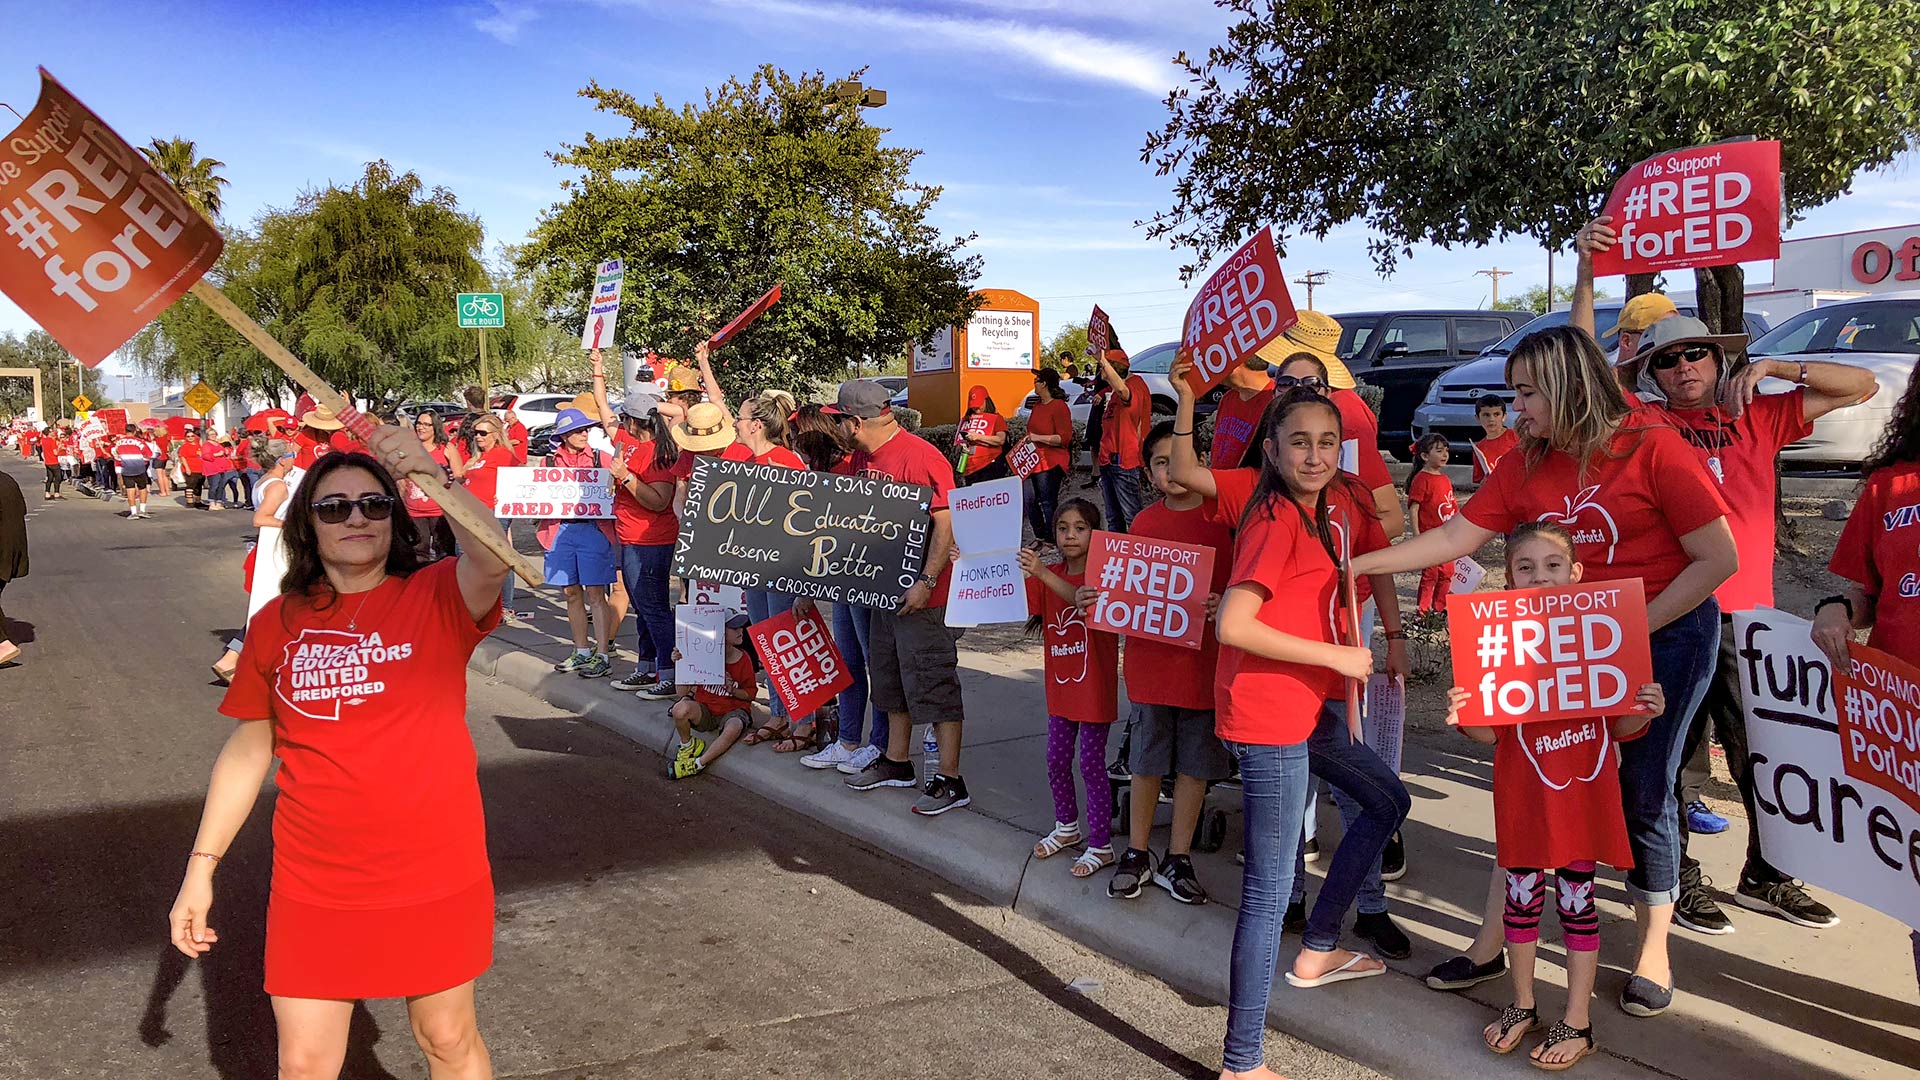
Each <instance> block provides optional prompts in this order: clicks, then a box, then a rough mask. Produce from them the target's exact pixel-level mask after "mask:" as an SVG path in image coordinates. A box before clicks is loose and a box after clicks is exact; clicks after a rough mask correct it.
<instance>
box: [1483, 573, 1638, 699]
mask: <svg viewBox="0 0 1920 1080" xmlns="http://www.w3.org/2000/svg"><path fill="white" fill-rule="evenodd" d="M1447 633H1448V635H1449V636H1450V637H1451V638H1452V644H1453V682H1454V685H1455V686H1461V687H1465V688H1466V691H1467V705H1466V707H1465V708H1463V709H1461V710H1460V722H1461V723H1462V724H1477V725H1482V726H1486V725H1496V724H1517V723H1520V722H1522V721H1533V720H1560V719H1570V718H1573V717H1580V716H1622V715H1625V714H1626V713H1627V712H1628V711H1629V710H1631V709H1632V708H1633V703H1634V697H1635V695H1637V694H1639V693H1640V688H1641V687H1643V686H1645V685H1646V684H1648V683H1650V682H1652V681H1653V655H1652V653H1651V651H1650V650H1649V648H1648V644H1647V600H1646V594H1645V592H1644V591H1643V590H1642V589H1641V585H1640V579H1639V578H1628V579H1626V580H1624V581H1608V582H1604V583H1601V584H1595V585H1566V586H1562V587H1559V588H1553V589H1527V590H1520V591H1516V592H1497V593H1465V594H1458V595H1454V596H1449V597H1448V598H1447Z"/></svg>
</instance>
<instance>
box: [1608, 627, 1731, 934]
mask: <svg viewBox="0 0 1920 1080" xmlns="http://www.w3.org/2000/svg"><path fill="white" fill-rule="evenodd" d="M1652 645H1653V681H1654V682H1657V683H1659V684H1660V689H1662V690H1664V691H1666V695H1667V711H1666V712H1664V713H1662V714H1660V716H1658V717H1657V718H1655V719H1654V721H1653V723H1651V724H1649V725H1647V729H1646V731H1645V732H1644V733H1643V734H1641V736H1640V737H1639V738H1637V739H1634V740H1632V741H1630V742H1623V743H1621V744H1620V803H1621V808H1622V809H1624V810H1625V811H1626V816H1627V846H1628V847H1629V848H1631V849H1632V851H1633V869H1631V870H1629V871H1627V895H1628V896H1629V897H1631V898H1632V899H1633V901H1634V902H1635V903H1639V904H1646V905H1649V906H1657V905H1660V904H1671V903H1673V902H1674V901H1675V900H1677V899H1679V897H1680V808H1679V806H1678V804H1676V803H1675V802H1674V801H1673V780H1674V776H1675V774H1677V773H1678V772H1679V771H1680V758H1681V756H1682V755H1683V753H1684V752H1685V750H1686V741H1687V728H1688V727H1690V726H1691V725H1692V724H1693V714H1694V711H1695V710H1697V709H1699V708H1700V702H1701V700H1702V699H1704V698H1705V697H1706V696H1707V684H1708V683H1709V682H1711V681H1712V679H1713V666H1714V662H1715V659H1716V657H1717V656H1718V654H1719V651H1720V605H1719V604H1717V603H1715V602H1714V601H1713V599H1712V598H1711V597H1709V598H1708V599H1707V600H1705V601H1703V602H1702V603H1701V605H1700V606H1699V607H1697V608H1694V609H1693V610H1692V611H1689V612H1687V613H1686V614H1685V615H1682V616H1680V617H1679V618H1677V619H1675V620H1673V621H1672V622H1670V623H1668V624H1667V625H1665V626H1663V627H1661V628H1660V629H1658V630H1655V631H1654V632H1653V638H1652Z"/></svg>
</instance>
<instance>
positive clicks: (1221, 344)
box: [1180, 229, 1300, 394]
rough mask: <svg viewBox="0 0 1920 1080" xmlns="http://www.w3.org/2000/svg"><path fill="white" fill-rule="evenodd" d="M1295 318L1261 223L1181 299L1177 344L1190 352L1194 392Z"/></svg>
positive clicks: (1203, 390)
mask: <svg viewBox="0 0 1920 1080" xmlns="http://www.w3.org/2000/svg"><path fill="white" fill-rule="evenodd" d="M1299 321H1300V317H1299V315H1297V314H1296V313H1295V312H1294V309H1293V297H1291V296H1289V295H1288V294H1287V281H1286V278H1285V277H1283V276H1282V275H1281V273H1280V258H1279V256H1278V255H1277V254H1276V253H1275V251H1274V247H1273V231H1272V230H1271V229H1261V230H1260V231H1259V232H1258V233H1255V234H1254V237H1253V239H1251V240H1249V241H1247V242H1246V243H1245V244H1243V245H1241V247H1240V250H1238V251H1236V252H1234V253H1233V257H1232V258H1230V259H1228V260H1227V261H1226V264H1225V265H1223V266H1221V267H1220V269H1218V270H1215V271H1214V272H1213V276H1212V277H1210V278H1208V279H1207V283H1206V284H1205V285H1202V286H1200V291H1199V293H1197V294H1196V295H1195V296H1194V298H1193V303H1191V304H1189V305H1187V322H1186V328H1185V329H1184V330H1183V331H1182V332H1181V334H1180V344H1181V345H1182V346H1183V347H1184V348H1185V349H1186V350H1187V351H1188V352H1190V353H1191V354H1192V356H1193V372H1192V374H1190V375H1188V376H1187V381H1188V382H1191V383H1192V384H1193V391H1194V393H1195V394H1204V393H1206V392H1207V391H1208V390H1209V389H1211V388H1212V387H1213V384H1214V383H1217V382H1219V381H1220V380H1221V379H1222V378H1224V377H1225V376H1226V374H1227V372H1229V371H1232V370H1233V369H1234V367H1235V366H1236V365H1239V364H1243V363H1245V362H1246V361H1247V360H1248V359H1250V358H1251V357H1252V356H1253V354H1254V353H1255V352H1256V351H1258V350H1259V348H1260V346H1262V345H1265V344H1266V343H1267V342H1269V341H1272V340H1273V339H1274V338H1277V337H1279V336H1280V335H1281V334H1283V333H1285V332H1286V330H1287V328H1288V327H1290V326H1292V325H1293V324H1294V323H1296V322H1299Z"/></svg>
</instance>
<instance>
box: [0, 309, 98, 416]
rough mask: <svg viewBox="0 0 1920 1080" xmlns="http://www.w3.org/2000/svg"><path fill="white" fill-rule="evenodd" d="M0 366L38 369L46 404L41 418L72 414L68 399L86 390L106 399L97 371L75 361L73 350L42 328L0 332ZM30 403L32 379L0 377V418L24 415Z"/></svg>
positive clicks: (96, 396)
mask: <svg viewBox="0 0 1920 1080" xmlns="http://www.w3.org/2000/svg"><path fill="white" fill-rule="evenodd" d="M0 368H37V369H39V371H40V393H41V395H42V403H43V404H44V406H45V408H46V412H45V414H44V415H42V416H41V417H40V419H42V420H47V421H51V420H53V419H54V418H56V417H60V416H72V415H73V406H72V405H71V404H69V403H70V402H71V401H72V400H73V398H74V396H75V395H77V394H85V395H87V396H88V397H90V398H92V399H93V400H94V401H96V402H98V403H100V404H103V405H104V404H105V403H106V402H107V400H108V397H107V388H106V384H105V382H103V381H102V379H101V377H100V373H99V372H97V371H95V370H93V369H92V368H86V367H81V366H80V365H79V364H77V363H75V362H74V359H73V354H72V353H69V352H68V351H67V350H66V349H64V348H62V347H61V346H60V343H59V342H57V341H55V340H53V335H52V334H49V333H47V332H46V331H45V330H29V331H27V332H26V333H25V334H24V335H22V334H14V333H12V332H8V333H5V334H0ZM76 372H77V373H78V374H77V375H76ZM76 379H77V380H78V381H76ZM32 405H33V383H32V382H31V381H29V380H27V379H23V378H19V377H16V376H7V377H0V419H4V418H6V417H11V416H23V415H25V414H26V411H27V409H29V408H31V407H32Z"/></svg>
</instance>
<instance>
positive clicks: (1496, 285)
mask: <svg viewBox="0 0 1920 1080" xmlns="http://www.w3.org/2000/svg"><path fill="white" fill-rule="evenodd" d="M1512 273H1513V271H1511V270H1502V269H1500V268H1499V267H1497V266H1496V267H1494V268H1492V269H1491V270H1475V271H1474V275H1475V276H1479V275H1482V274H1484V275H1486V276H1487V277H1488V278H1490V279H1492V281H1493V304H1492V305H1491V306H1493V307H1499V306H1500V279H1501V278H1503V277H1506V276H1508V275H1510V274H1512ZM1548 299H1549V300H1551V299H1552V297H1548Z"/></svg>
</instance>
